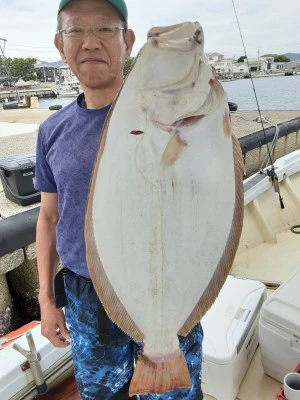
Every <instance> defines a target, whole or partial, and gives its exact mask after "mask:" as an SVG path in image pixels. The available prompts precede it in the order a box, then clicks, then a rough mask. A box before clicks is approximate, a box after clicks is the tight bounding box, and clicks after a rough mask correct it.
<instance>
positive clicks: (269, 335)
mask: <svg viewBox="0 0 300 400" xmlns="http://www.w3.org/2000/svg"><path fill="white" fill-rule="evenodd" d="M259 345H260V351H261V361H262V365H263V368H264V371H265V373H266V374H268V375H270V376H272V377H273V378H275V379H277V380H278V381H279V382H283V378H284V375H285V374H287V373H288V372H292V371H293V370H294V369H295V368H296V366H297V365H298V364H299V362H300V269H299V270H298V271H297V272H296V273H294V274H293V275H292V276H291V277H290V278H289V279H288V280H287V281H285V282H284V283H283V284H282V285H281V286H280V287H279V288H278V289H277V290H276V291H275V292H274V293H273V294H272V295H271V296H269V298H268V299H267V300H266V302H265V303H264V305H263V307H262V310H261V316H260V321H259Z"/></svg>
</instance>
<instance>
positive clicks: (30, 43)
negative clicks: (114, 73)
mask: <svg viewBox="0 0 300 400" xmlns="http://www.w3.org/2000/svg"><path fill="white" fill-rule="evenodd" d="M233 1H234V5H235V8H236V12H237V16H238V20H239V24H240V28H241V31H242V35H243V39H244V43H245V47H246V53H247V55H248V57H249V58H257V57H258V56H259V55H260V56H261V55H263V54H267V53H272V54H274V53H275V54H284V53H288V52H290V53H300V34H299V30H298V29H297V25H298V24H299V15H300V2H299V0H285V1H282V0H251V1H250V0H233ZM126 3H127V7H128V11H129V26H130V28H132V29H133V30H134V31H135V34H136V43H135V46H134V48H133V52H132V56H135V55H136V54H137V53H138V51H139V49H140V48H141V47H142V46H143V44H144V43H145V42H146V40H147V32H148V30H149V29H151V28H152V27H154V26H167V25H173V24H177V23H180V22H184V21H198V22H200V24H201V25H202V27H203V31H204V37H205V45H204V51H205V53H212V52H218V53H221V54H223V55H224V56H225V57H226V58H235V59H238V58H239V57H240V56H241V55H244V50H243V44H242V39H241V36H240V32H239V28H238V23H237V20H236V17H235V13H234V8H233V4H232V0H150V1H147V2H146V1H145V0H127V1H126ZM58 4H59V0H48V1H46V0H0V38H1V39H6V40H7V41H6V45H5V56H6V57H23V58H25V57H34V58H36V59H38V60H40V61H48V62H52V61H58V60H60V56H59V53H58V51H57V50H56V48H55V47H54V44H53V37H54V34H55V29H56V16H57V8H58ZM3 44H4V42H3V41H1V40H0V45H1V47H2V49H3V47H4V46H3ZM0 54H1V53H0Z"/></svg>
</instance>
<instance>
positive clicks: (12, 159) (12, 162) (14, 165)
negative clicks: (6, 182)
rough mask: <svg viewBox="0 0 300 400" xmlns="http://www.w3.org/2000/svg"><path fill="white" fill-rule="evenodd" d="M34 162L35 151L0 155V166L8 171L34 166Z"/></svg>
mask: <svg viewBox="0 0 300 400" xmlns="http://www.w3.org/2000/svg"><path fill="white" fill-rule="evenodd" d="M35 162H36V155H35V151H32V152H30V153H23V154H14V155H10V156H5V157H0V168H2V169H5V170H8V171H14V170H23V169H27V168H33V167H35Z"/></svg>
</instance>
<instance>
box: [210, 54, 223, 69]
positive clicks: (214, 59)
mask: <svg viewBox="0 0 300 400" xmlns="http://www.w3.org/2000/svg"><path fill="white" fill-rule="evenodd" d="M206 57H207V60H208V64H209V65H211V66H213V67H214V66H215V64H216V63H217V62H220V61H221V60H222V59H223V58H224V55H223V54H220V53H208V54H206Z"/></svg>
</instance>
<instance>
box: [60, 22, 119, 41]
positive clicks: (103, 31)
mask: <svg viewBox="0 0 300 400" xmlns="http://www.w3.org/2000/svg"><path fill="white" fill-rule="evenodd" d="M90 30H92V32H93V34H94V35H95V36H96V37H97V38H98V39H108V38H110V37H111V36H113V35H114V33H115V32H116V31H118V30H119V31H124V30H125V28H121V27H120V26H113V25H101V26H96V27H95V28H87V27H85V26H69V27H68V28H66V29H61V30H60V31H58V33H59V34H60V35H61V34H62V33H64V35H65V36H67V37H68V38H70V39H83V38H85V37H86V36H87V35H88V34H89V32H90Z"/></svg>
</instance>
